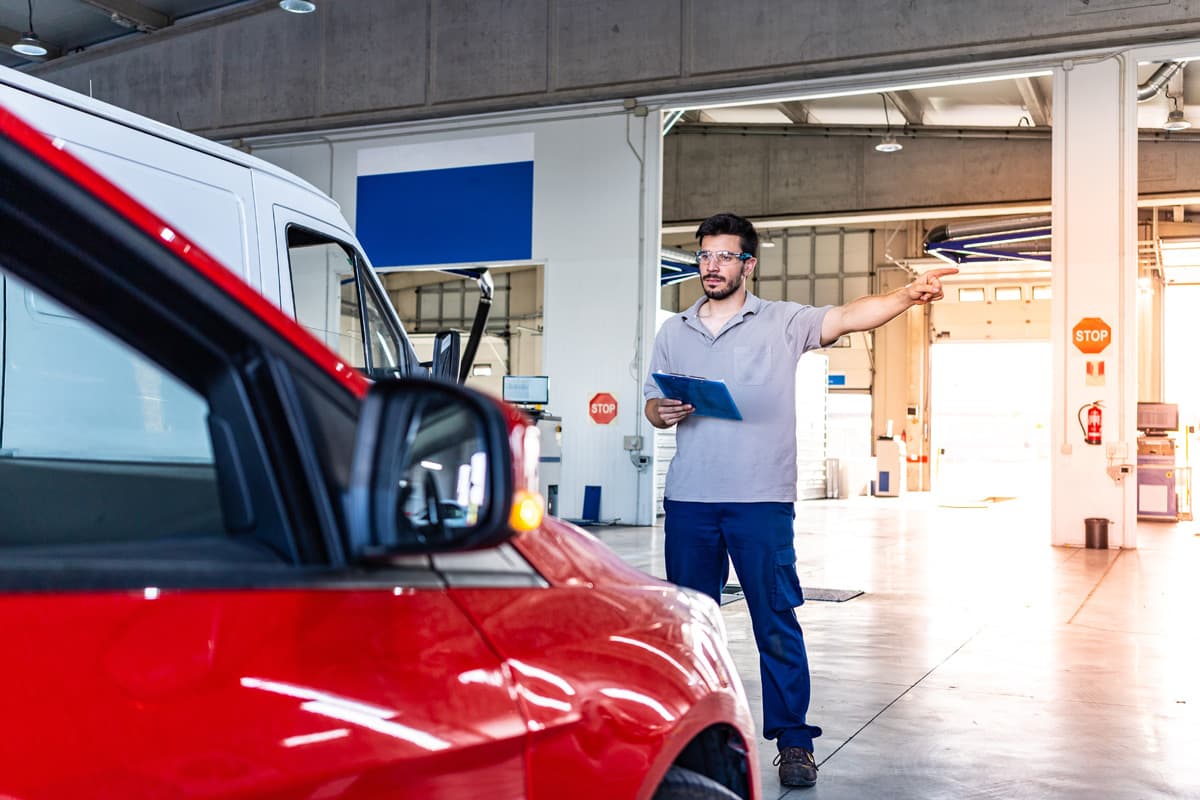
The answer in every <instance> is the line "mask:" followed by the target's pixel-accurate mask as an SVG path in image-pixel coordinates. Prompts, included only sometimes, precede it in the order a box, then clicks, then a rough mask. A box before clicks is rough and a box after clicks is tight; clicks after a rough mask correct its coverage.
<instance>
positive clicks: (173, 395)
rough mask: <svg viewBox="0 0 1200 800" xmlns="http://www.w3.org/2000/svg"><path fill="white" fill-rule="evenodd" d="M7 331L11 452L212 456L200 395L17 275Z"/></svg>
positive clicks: (8, 297)
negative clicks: (33, 287)
mask: <svg viewBox="0 0 1200 800" xmlns="http://www.w3.org/2000/svg"><path fill="white" fill-rule="evenodd" d="M0 280H3V279H2V278H0ZM4 334H5V349H4V360H3V387H4V393H3V401H2V403H3V408H2V417H0V422H2V425H0V449H2V451H3V453H4V454H5V455H7V456H9V457H16V458H50V459H88V460H99V461H148V462H153V461H158V462H180V463H193V464H211V463H212V448H211V446H210V443H209V438H208V430H207V425H206V423H205V415H206V413H207V407H206V404H205V403H204V401H203V399H202V398H200V397H199V395H197V394H196V393H195V392H194V391H192V390H191V389H189V388H188V387H187V386H185V385H183V384H182V383H180V382H179V381H178V380H176V379H175V378H173V377H172V376H170V375H168V374H166V373H164V372H163V371H162V370H161V369H158V368H157V367H155V366H154V365H153V364H151V363H150V362H148V361H146V360H145V359H143V358H141V357H140V356H138V355H137V354H136V353H134V352H132V351H130V350H129V349H128V348H127V347H125V346H124V345H123V344H121V343H119V342H118V341H116V340H115V339H113V338H111V337H109V336H108V335H106V334H104V333H102V332H100V331H99V330H98V329H96V328H95V327H94V326H92V325H91V324H90V323H87V322H85V321H84V320H81V319H80V318H79V317H77V316H76V315H75V314H73V313H71V312H70V311H69V310H67V309H66V308H64V307H63V306H61V305H59V304H58V303H55V302H54V301H52V300H50V299H49V298H47V297H45V296H44V295H42V294H40V293H38V292H35V291H33V290H32V289H29V288H27V287H25V286H23V285H22V284H20V283H18V282H17V281H14V280H11V279H9V280H7V281H5V284H4Z"/></svg>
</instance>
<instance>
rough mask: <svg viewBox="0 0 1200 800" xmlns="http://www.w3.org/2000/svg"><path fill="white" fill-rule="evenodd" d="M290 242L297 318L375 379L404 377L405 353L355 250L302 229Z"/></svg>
mask: <svg viewBox="0 0 1200 800" xmlns="http://www.w3.org/2000/svg"><path fill="white" fill-rule="evenodd" d="M287 243H288V260H289V262H290V266H291V274H292V300H293V302H294V303H295V308H296V320H297V321H298V322H299V323H300V324H301V325H303V326H304V327H305V328H307V329H308V330H309V331H310V332H311V333H312V334H313V335H314V336H316V337H317V338H318V339H320V340H321V341H322V342H324V343H325V345H326V346H327V347H329V348H330V349H331V350H334V351H336V352H337V353H338V354H340V355H341V356H342V357H343V358H344V359H346V361H347V362H348V363H349V364H351V365H352V366H354V367H357V368H358V369H360V370H361V371H363V372H364V373H366V374H367V375H369V376H371V377H372V378H380V377H398V376H400V375H402V374H404V368H403V365H404V363H405V361H404V359H405V356H406V351H405V349H404V347H403V345H402V344H401V341H400V337H399V336H398V334H397V332H396V330H395V328H394V327H393V326H392V325H391V324H390V323H389V321H388V317H387V314H386V313H385V312H384V310H383V301H382V300H380V298H379V297H378V296H377V293H376V291H375V287H374V286H372V285H371V283H370V282H369V281H368V280H366V278H365V277H364V272H365V269H366V267H365V264H364V262H363V260H362V258H361V257H360V256H359V255H358V253H357V251H356V250H354V248H352V247H350V246H349V245H347V244H344V243H342V242H339V241H336V240H334V239H330V238H329V237H327V236H323V235H321V234H319V233H316V232H314V231H310V230H308V229H306V228H302V227H300V226H298V225H289V226H288V228H287Z"/></svg>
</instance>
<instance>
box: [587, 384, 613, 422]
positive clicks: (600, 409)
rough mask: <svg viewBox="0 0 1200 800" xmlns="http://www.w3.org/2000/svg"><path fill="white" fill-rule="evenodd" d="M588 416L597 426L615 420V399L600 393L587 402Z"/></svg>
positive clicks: (607, 394) (606, 393)
mask: <svg viewBox="0 0 1200 800" xmlns="http://www.w3.org/2000/svg"><path fill="white" fill-rule="evenodd" d="M588 416H589V417H591V418H592V420H593V421H594V422H595V423H596V424H598V425H607V424H608V423H610V422H612V421H613V420H614V419H616V418H617V398H615V397H613V396H612V395H611V394H609V393H608V392H600V393H598V394H597V395H596V396H595V397H593V398H592V399H591V400H589V401H588Z"/></svg>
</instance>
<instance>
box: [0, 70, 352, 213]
mask: <svg viewBox="0 0 1200 800" xmlns="http://www.w3.org/2000/svg"><path fill="white" fill-rule="evenodd" d="M0 83H2V84H7V85H9V86H12V87H13V88H15V89H19V90H21V91H23V92H28V93H29V94H33V95H37V96H39V97H43V98H45V99H47V100H52V101H54V102H55V103H59V104H61V105H64V106H69V107H71V108H75V109H78V110H79V111H82V112H84V113H87V114H91V115H93V116H97V117H101V118H103V119H106V120H108V121H110V122H115V123H117V124H119V125H124V126H126V127H129V128H136V129H137V130H139V131H142V132H143V133H148V134H150V135H151V136H157V137H158V138H160V139H167V140H169V141H172V142H175V143H177V144H180V145H183V146H184V147H188V148H191V149H192V150H199V151H200V152H202V153H207V154H208V155H211V156H214V157H216V158H220V159H223V160H225V161H230V162H233V163H235V164H240V165H241V166H244V167H248V168H251V169H256V170H260V171H262V172H265V173H268V174H270V175H272V176H274V177H276V178H279V179H280V180H283V181H287V182H288V183H291V184H293V185H294V186H297V187H299V188H301V189H304V190H305V191H308V192H312V193H313V194H316V195H319V196H320V197H322V198H324V199H325V200H327V201H328V202H331V203H333V204H334V205H335V206H337V201H336V200H334V199H333V198H332V197H330V196H329V195H327V194H326V193H325V192H323V191H321V190H320V189H318V188H317V187H316V186H313V185H312V184H311V183H309V182H308V181H306V180H304V179H303V178H300V177H297V176H296V175H294V174H292V173H290V172H288V171H287V170H285V169H283V168H282V167H279V166H276V165H275V164H272V163H271V162H269V161H264V160H262V159H261V158H257V157H256V156H252V155H249V154H248V153H243V152H242V151H240V150H235V149H234V148H232V147H229V146H228V145H224V144H220V143H219V142H214V141H212V140H211V139H205V138H204V137H203V136H197V135H196V134H194V133H188V132H187V131H184V130H180V129H179V128H173V127H171V126H170V125H165V124H163V123H161V122H157V121H155V120H152V119H150V118H149V117H144V116H142V115H141V114H135V113H133V112H132V111H127V110H126V109H123V108H119V107H117V106H114V105H112V104H110V103H105V102H102V101H100V100H96V99H95V98H92V97H88V96H86V95H82V94H80V93H79V92H75V91H72V90H70V89H65V88H63V87H62V86H59V85H57V84H54V83H51V82H49V81H47V80H43V79H41V78H35V77H34V76H32V75H26V74H25V73H23V72H19V71H17V70H15V69H12V68H11V67H5V66H0ZM28 121H29V122H31V123H32V124H33V125H34V126H35V127H36V126H37V122H36V120H28Z"/></svg>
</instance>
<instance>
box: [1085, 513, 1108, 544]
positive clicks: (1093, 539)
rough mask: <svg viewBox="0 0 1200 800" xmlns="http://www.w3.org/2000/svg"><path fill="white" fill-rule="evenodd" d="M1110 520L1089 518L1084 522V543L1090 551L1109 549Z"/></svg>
mask: <svg viewBox="0 0 1200 800" xmlns="http://www.w3.org/2000/svg"><path fill="white" fill-rule="evenodd" d="M1108 522H1109V521H1108V520H1107V519H1105V518H1104V517H1088V518H1087V519H1085V520H1084V521H1083V543H1084V545H1085V546H1086V547H1087V548H1088V549H1089V550H1107V549H1108Z"/></svg>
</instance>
